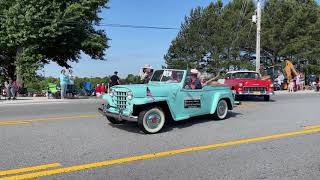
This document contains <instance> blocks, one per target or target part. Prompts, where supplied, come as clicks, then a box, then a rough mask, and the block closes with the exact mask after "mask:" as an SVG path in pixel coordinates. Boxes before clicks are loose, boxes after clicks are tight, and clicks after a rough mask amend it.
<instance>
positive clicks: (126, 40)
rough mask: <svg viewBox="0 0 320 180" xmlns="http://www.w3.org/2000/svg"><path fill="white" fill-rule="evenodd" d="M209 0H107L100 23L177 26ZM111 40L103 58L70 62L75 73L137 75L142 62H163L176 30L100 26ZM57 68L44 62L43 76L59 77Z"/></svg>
mask: <svg viewBox="0 0 320 180" xmlns="http://www.w3.org/2000/svg"><path fill="white" fill-rule="evenodd" d="M211 1H212V0H161V1H155V0H135V1H133V0H110V2H109V4H108V5H109V7H110V9H105V10H103V12H102V13H101V17H102V18H103V20H102V22H101V23H103V24H106V23H108V24H113V23H115V24H132V25H147V26H169V27H178V28H179V27H180V24H181V23H182V22H183V21H184V17H185V16H186V15H189V13H190V10H191V9H192V8H194V7H197V6H207V5H208V4H209V3H210V2H211ZM225 1H227V0H225ZM103 29H104V30H106V33H107V34H108V37H109V38H111V39H112V40H111V41H110V42H109V45H110V46H111V47H110V48H109V49H107V51H106V52H107V53H106V57H105V58H106V61H95V60H91V59H90V57H87V56H82V58H81V60H80V61H79V63H77V64H72V66H73V70H74V72H75V75H76V76H80V77H90V76H93V77H95V76H101V77H102V76H106V75H110V74H112V73H113V71H115V70H117V71H119V74H120V76H122V77H124V76H126V75H127V74H130V73H132V74H137V73H138V72H139V70H140V68H141V67H142V66H143V65H144V64H151V65H152V66H153V67H154V68H156V69H157V68H161V66H162V65H164V60H163V55H164V54H165V53H166V51H167V49H168V47H169V45H170V42H171V41H172V40H173V39H174V38H175V36H176V34H177V33H178V30H155V29H130V28H115V27H103ZM60 69H61V68H60V67H59V66H57V65H56V64H50V65H46V66H45V68H44V72H45V75H46V76H56V77H57V76H58V74H59V71H60Z"/></svg>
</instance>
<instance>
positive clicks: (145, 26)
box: [0, 15, 180, 30]
mask: <svg viewBox="0 0 320 180" xmlns="http://www.w3.org/2000/svg"><path fill="white" fill-rule="evenodd" d="M1 17H2V18H6V16H4V15H0V18H1ZM55 20H56V19H31V21H33V22H38V23H51V22H53V21H55ZM57 23H60V24H65V25H75V26H76V25H79V24H81V21H66V22H57ZM93 25H94V26H96V27H115V28H132V29H158V30H180V28H177V27H168V26H148V25H133V24H103V23H98V24H93Z"/></svg>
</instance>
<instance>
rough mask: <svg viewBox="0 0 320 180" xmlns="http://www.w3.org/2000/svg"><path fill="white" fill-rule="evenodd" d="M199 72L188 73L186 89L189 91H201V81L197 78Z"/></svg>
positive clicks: (194, 70) (193, 70)
mask: <svg viewBox="0 0 320 180" xmlns="http://www.w3.org/2000/svg"><path fill="white" fill-rule="evenodd" d="M198 75H199V71H198V70H196V69H191V71H190V80H189V82H188V85H187V86H188V88H191V89H202V85H201V81H200V79H199V78H198Z"/></svg>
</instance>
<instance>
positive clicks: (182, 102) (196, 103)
mask: <svg viewBox="0 0 320 180" xmlns="http://www.w3.org/2000/svg"><path fill="white" fill-rule="evenodd" d="M175 102H176V107H175V109H177V113H176V115H177V119H178V120H180V119H187V118H190V117H193V116H199V115H203V114H205V111H204V109H205V108H204V107H205V104H204V93H203V90H202V89H197V90H192V89H181V90H179V92H178V93H177V98H176V100H175Z"/></svg>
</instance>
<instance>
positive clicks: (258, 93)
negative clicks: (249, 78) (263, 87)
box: [253, 92, 261, 95]
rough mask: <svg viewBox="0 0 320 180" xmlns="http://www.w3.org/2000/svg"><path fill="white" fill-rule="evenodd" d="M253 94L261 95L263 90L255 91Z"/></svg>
mask: <svg viewBox="0 0 320 180" xmlns="http://www.w3.org/2000/svg"><path fill="white" fill-rule="evenodd" d="M253 95H261V92H253Z"/></svg>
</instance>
